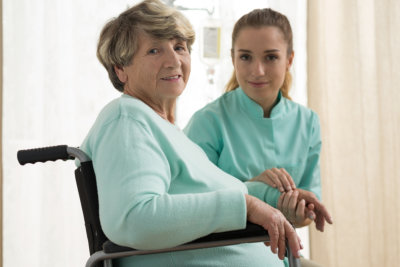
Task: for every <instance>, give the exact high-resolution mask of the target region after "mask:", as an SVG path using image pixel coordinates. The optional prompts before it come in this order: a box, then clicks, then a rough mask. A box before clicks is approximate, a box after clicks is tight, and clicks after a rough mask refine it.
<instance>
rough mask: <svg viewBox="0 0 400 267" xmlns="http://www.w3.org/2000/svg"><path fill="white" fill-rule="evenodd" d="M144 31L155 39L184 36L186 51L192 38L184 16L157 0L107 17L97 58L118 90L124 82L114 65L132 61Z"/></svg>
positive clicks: (192, 31) (119, 65)
mask: <svg viewBox="0 0 400 267" xmlns="http://www.w3.org/2000/svg"><path fill="white" fill-rule="evenodd" d="M143 31H144V32H146V33H147V34H149V35H150V36H152V37H155V38H158V39H163V40H168V39H173V38H178V39H182V40H185V41H186V43H187V46H188V49H189V51H190V50H191V46H192V44H193V42H194V39H195V33H194V30H193V28H192V25H191V24H190V22H189V21H188V20H187V18H186V17H185V16H183V15H182V14H181V13H180V12H179V11H177V10H176V9H174V8H171V7H169V6H167V5H165V4H164V3H162V2H161V1H159V0H145V1H143V2H141V3H139V4H137V5H135V6H133V7H131V8H129V9H128V10H126V11H125V12H123V13H121V14H120V15H119V16H118V17H117V18H114V19H112V20H111V21H109V22H108V23H107V24H106V25H105V26H104V28H103V30H102V31H101V34H100V38H99V42H98V45H97V58H98V59H99V60H100V62H101V63H102V64H103V66H104V67H105V68H106V69H107V72H108V76H109V78H110V80H111V82H112V84H113V85H114V87H115V88H116V89H117V90H118V91H121V92H123V90H124V83H122V82H121V81H120V80H119V79H118V77H117V75H116V73H115V71H114V66H118V67H123V66H128V65H130V64H131V62H132V59H133V56H134V55H135V52H136V51H137V49H138V47H137V46H138V35H139V34H141V32H143Z"/></svg>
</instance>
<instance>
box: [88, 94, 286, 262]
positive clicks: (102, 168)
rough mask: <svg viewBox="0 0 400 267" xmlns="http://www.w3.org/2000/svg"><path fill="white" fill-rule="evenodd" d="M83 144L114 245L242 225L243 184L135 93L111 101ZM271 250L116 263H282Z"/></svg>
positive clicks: (246, 248) (247, 247)
mask: <svg viewBox="0 0 400 267" xmlns="http://www.w3.org/2000/svg"><path fill="white" fill-rule="evenodd" d="M81 149H82V150H83V151H85V152H86V153H87V154H88V155H89V156H90V157H91V159H92V161H93V165H94V170H95V173H96V178H97V186H98V195H99V212H100V221H101V225H102V228H103V231H104V233H105V234H106V236H107V237H108V238H109V239H110V240H111V241H113V242H115V243H117V244H119V245H122V246H128V247H132V248H136V249H159V248H166V247H173V246H177V245H179V244H182V243H185V242H189V241H191V240H194V239H196V238H199V237H202V236H205V235H208V234H210V233H213V232H222V231H229V230H236V229H243V228H244V227H245V225H246V203H245V198H244V194H245V193H247V192H248V191H247V188H246V186H244V184H243V183H242V182H241V181H239V180H237V179H235V178H234V177H232V176H230V175H228V174H227V173H225V172H223V171H221V170H220V169H219V168H217V167H216V166H215V165H214V164H213V163H211V162H210V161H209V160H208V158H207V156H206V154H205V153H204V152H203V150H202V149H201V148H200V147H199V146H197V145H196V144H194V143H193V142H192V141H190V140H189V139H188V138H187V137H186V136H185V134H184V133H183V132H182V131H181V130H180V129H178V128H177V127H176V126H174V125H173V124H170V123H169V122H168V121H166V120H164V119H162V118H161V117H160V116H159V115H158V114H156V113H155V112H154V111H153V110H152V109H151V108H150V107H148V106H147V105H146V104H144V103H143V102H141V101H140V100H138V99H135V98H133V97H130V96H128V95H122V96H121V97H119V98H117V99H115V100H114V101H112V102H111V103H109V104H108V105H107V106H106V107H105V108H104V109H103V110H102V111H101V113H100V114H99V116H98V118H97V120H96V122H95V123H94V125H93V127H92V128H91V130H90V132H89V134H88V135H87V137H86V139H85V140H84V142H83V144H82V146H81ZM271 255H272V253H271V252H270V249H269V248H267V247H265V246H264V244H262V243H253V244H242V245H236V246H226V247H220V248H209V249H200V250H191V251H183V252H173V253H163V254H158V255H148V256H147V255H146V256H135V257H127V258H123V259H120V260H118V261H116V266H152V267H153V266H171V267H172V266H269V265H270V264H280V265H282V266H283V263H282V261H280V260H279V259H278V258H277V256H273V257H271ZM274 266H275V265H274Z"/></svg>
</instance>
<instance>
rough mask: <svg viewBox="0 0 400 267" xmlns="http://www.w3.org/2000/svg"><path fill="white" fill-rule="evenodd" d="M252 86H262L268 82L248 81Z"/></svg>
mask: <svg viewBox="0 0 400 267" xmlns="http://www.w3.org/2000/svg"><path fill="white" fill-rule="evenodd" d="M249 84H250V85H251V86H253V87H263V86H265V85H267V84H268V82H249Z"/></svg>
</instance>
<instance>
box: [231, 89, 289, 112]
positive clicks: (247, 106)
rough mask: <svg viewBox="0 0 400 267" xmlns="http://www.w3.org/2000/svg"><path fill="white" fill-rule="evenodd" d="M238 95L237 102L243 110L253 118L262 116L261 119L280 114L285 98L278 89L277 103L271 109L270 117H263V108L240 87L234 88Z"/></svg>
mask: <svg viewBox="0 0 400 267" xmlns="http://www.w3.org/2000/svg"><path fill="white" fill-rule="evenodd" d="M236 91H238V95H239V102H240V106H241V108H242V109H243V111H244V112H246V113H248V114H250V116H252V117H255V118H262V119H275V118H278V117H280V116H281V113H282V110H283V106H284V102H285V98H284V97H282V92H281V91H279V93H278V103H276V104H275V106H274V107H273V108H272V110H271V114H270V118H264V110H263V108H262V107H261V106H260V105H259V104H257V103H256V102H255V101H253V100H252V99H251V98H250V97H248V96H247V95H246V94H245V93H244V92H243V90H242V88H240V87H238V88H237V89H236Z"/></svg>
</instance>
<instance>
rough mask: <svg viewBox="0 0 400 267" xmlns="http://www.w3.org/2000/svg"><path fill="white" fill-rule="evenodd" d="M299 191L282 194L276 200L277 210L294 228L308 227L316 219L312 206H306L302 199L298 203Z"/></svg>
mask: <svg viewBox="0 0 400 267" xmlns="http://www.w3.org/2000/svg"><path fill="white" fill-rule="evenodd" d="M298 197H299V191H298V190H294V191H289V192H284V193H282V194H281V196H280V197H279V199H278V209H279V210H280V211H281V212H282V213H283V215H285V217H286V218H287V219H288V220H289V222H291V223H292V224H293V226H294V227H303V226H306V225H309V224H310V223H311V222H312V221H313V220H314V219H315V217H316V215H315V213H314V204H308V205H307V206H306V201H305V200H304V199H302V200H300V201H299V198H298Z"/></svg>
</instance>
